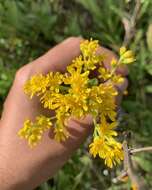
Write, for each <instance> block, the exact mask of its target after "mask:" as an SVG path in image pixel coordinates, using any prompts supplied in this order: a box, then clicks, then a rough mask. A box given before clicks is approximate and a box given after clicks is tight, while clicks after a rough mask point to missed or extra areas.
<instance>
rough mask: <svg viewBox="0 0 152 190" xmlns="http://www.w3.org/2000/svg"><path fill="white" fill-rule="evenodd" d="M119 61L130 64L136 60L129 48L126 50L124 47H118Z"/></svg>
mask: <svg viewBox="0 0 152 190" xmlns="http://www.w3.org/2000/svg"><path fill="white" fill-rule="evenodd" d="M119 53H120V61H119V62H120V63H122V64H130V63H133V62H134V61H136V59H135V57H134V54H133V52H132V51H131V50H127V49H126V47H121V48H120V52H119Z"/></svg>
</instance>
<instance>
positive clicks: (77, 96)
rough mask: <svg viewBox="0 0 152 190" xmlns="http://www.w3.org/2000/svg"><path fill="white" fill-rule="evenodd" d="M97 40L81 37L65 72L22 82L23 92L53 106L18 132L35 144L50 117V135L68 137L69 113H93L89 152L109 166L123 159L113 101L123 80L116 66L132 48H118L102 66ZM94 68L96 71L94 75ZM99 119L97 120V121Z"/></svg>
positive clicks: (130, 57) (129, 55) (131, 58)
mask: <svg viewBox="0 0 152 190" xmlns="http://www.w3.org/2000/svg"><path fill="white" fill-rule="evenodd" d="M98 48H99V43H98V41H97V40H92V39H91V40H90V41H89V40H84V41H82V43H81V44H80V50H81V55H80V56H78V57H76V58H75V59H74V60H73V61H72V63H71V64H70V65H69V66H67V72H66V73H65V74H62V73H60V72H56V73H54V72H49V73H48V74H46V75H42V74H37V75H35V76H33V77H31V79H30V80H28V81H27V82H26V83H25V85H24V91H25V93H26V94H27V95H28V96H29V97H30V98H32V97H33V96H39V99H40V103H41V105H42V107H43V108H47V109H49V110H54V113H55V116H54V117H52V118H51V117H45V116H39V117H36V119H35V122H32V121H30V120H29V119H28V120H26V121H25V122H24V127H23V128H22V129H20V131H19V133H18V134H19V136H20V137H22V138H25V139H27V141H28V144H29V145H30V146H35V145H36V144H37V143H38V142H39V140H40V139H41V138H42V135H43V133H44V132H45V131H46V130H48V129H49V128H50V127H51V126H52V122H51V121H52V119H53V120H54V126H53V127H52V129H53V131H54V139H55V140H57V141H58V142H61V141H65V140H66V139H67V138H68V137H69V135H70V134H69V132H68V129H67V124H66V121H67V120H68V119H69V118H70V117H75V118H82V117H85V116H86V115H88V114H90V115H92V116H93V120H94V124H95V129H94V135H93V137H94V138H93V142H92V143H91V144H90V146H89V147H90V153H91V154H92V155H93V156H94V157H96V156H97V155H98V156H99V157H100V158H102V159H104V160H105V164H106V165H107V166H108V167H110V168H112V167H113V166H114V165H115V164H116V163H119V162H120V161H121V160H122V159H123V152H122V145H121V143H119V142H117V140H116V139H115V138H116V136H117V132H116V131H115V128H116V126H117V121H116V115H117V113H116V103H115V99H116V96H117V95H118V92H117V90H116V88H115V85H116V84H119V83H121V82H123V80H124V79H123V77H122V76H120V75H116V73H115V71H116V69H117V67H118V66H120V65H122V64H128V63H131V62H133V61H134V60H135V58H134V55H133V53H132V51H130V50H127V49H126V48H125V47H122V48H121V49H120V52H119V53H120V58H119V59H118V60H116V59H112V61H111V70H110V69H106V68H104V66H103V64H102V62H103V60H104V58H105V57H104V56H103V55H102V54H97V50H98ZM95 72H97V73H98V75H96V76H94V75H95ZM99 120H100V121H101V122H97V121H99Z"/></svg>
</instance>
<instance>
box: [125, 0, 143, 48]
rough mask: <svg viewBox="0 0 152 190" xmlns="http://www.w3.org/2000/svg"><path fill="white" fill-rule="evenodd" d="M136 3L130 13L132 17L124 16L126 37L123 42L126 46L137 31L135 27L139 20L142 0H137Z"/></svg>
mask: <svg viewBox="0 0 152 190" xmlns="http://www.w3.org/2000/svg"><path fill="white" fill-rule="evenodd" d="M135 3H136V4H135V7H134V10H133V13H132V15H130V19H128V18H126V17H124V18H122V23H123V24H124V28H125V37H124V42H123V44H124V45H125V46H127V45H128V44H129V43H130V41H131V39H132V38H133V37H134V35H135V31H136V29H135V27H136V23H137V20H138V15H139V11H140V8H141V1H140V0H136V1H135Z"/></svg>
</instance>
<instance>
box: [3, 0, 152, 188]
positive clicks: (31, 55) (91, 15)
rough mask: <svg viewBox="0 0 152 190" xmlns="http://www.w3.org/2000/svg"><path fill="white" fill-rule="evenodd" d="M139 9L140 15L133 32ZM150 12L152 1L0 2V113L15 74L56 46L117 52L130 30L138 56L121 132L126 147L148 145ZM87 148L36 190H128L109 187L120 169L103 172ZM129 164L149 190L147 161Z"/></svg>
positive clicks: (146, 157) (151, 115)
mask: <svg viewBox="0 0 152 190" xmlns="http://www.w3.org/2000/svg"><path fill="white" fill-rule="evenodd" d="M138 4H140V9H139V11H138V13H137V15H136V19H135V23H134V25H133V26H132V25H131V24H132V19H134V17H133V16H135V15H134V14H135V10H136V8H137V6H138ZM151 10H152V1H151V0H118V1H113V0H102V1H101V0H71V1H67V0H5V1H4V0H0V107H2V104H3V102H4V99H5V97H6V95H7V93H8V90H9V88H10V86H11V84H12V81H13V77H14V74H15V72H16V70H17V69H18V68H19V67H21V66H22V65H24V64H26V63H28V62H30V61H32V60H33V59H35V58H36V57H38V56H40V55H42V54H43V53H44V52H45V51H47V50H48V49H49V48H51V47H52V46H53V45H55V44H56V43H58V42H60V41H62V40H63V39H65V38H66V37H68V36H75V35H76V36H83V37H85V38H90V37H93V38H95V39H99V40H100V41H101V42H102V45H104V46H106V47H108V48H110V49H112V50H114V51H115V52H117V50H118V49H119V47H120V46H121V45H122V44H123V41H124V39H125V36H126V32H127V31H126V30H127V29H130V28H131V27H132V28H131V31H132V32H131V33H130V34H131V35H132V36H131V39H130V41H128V43H129V46H130V48H131V49H132V50H133V51H135V53H136V55H137V62H136V64H134V65H133V66H131V67H130V74H129V83H130V85H129V88H128V91H129V95H128V96H126V97H124V101H123V104H122V107H123V110H124V111H123V114H122V116H121V118H120V119H121V127H120V128H121V131H126V130H127V131H128V130H129V131H130V132H131V140H130V146H132V147H137V146H138V147H143V146H150V145H152V144H151V136H152V127H151V125H152V11H151ZM124 20H127V21H130V22H128V23H129V24H128V25H125V23H124ZM126 26H127V28H126ZM0 109H2V108H0ZM87 144H88V142H86V143H85V144H84V145H83V147H82V148H81V149H79V150H78V151H77V152H76V153H75V155H74V156H73V157H72V158H71V159H70V160H69V161H68V163H67V164H66V165H65V166H64V167H63V169H62V170H60V171H59V172H58V174H57V175H56V176H55V177H54V178H53V179H51V180H49V181H48V182H46V183H44V184H42V185H41V186H40V187H38V188H37V189H39V190H60V189H62V190H78V189H79V190H82V189H83V190H98V189H101V188H102V189H108V190H119V189H120V190H127V189H130V183H128V184H125V183H118V184H115V183H114V182H115V181H114V180H113V179H114V178H115V177H116V176H117V175H118V174H119V173H120V168H116V169H114V170H111V171H110V170H107V169H106V168H104V166H103V164H102V162H101V161H100V160H98V159H96V160H93V159H91V158H90V157H89V156H88V154H87ZM84 147H85V148H84ZM134 162H135V163H136V164H137V165H138V167H139V168H140V169H139V175H142V176H143V178H144V179H145V181H146V183H147V184H148V185H149V189H151V188H152V167H151V163H152V155H151V154H150V153H146V154H137V155H136V156H134Z"/></svg>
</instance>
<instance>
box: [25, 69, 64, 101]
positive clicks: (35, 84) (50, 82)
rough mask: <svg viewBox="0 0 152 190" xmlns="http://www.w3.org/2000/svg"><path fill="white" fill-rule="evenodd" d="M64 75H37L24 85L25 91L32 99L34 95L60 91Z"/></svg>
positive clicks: (51, 73)
mask: <svg viewBox="0 0 152 190" xmlns="http://www.w3.org/2000/svg"><path fill="white" fill-rule="evenodd" d="M62 78H63V76H62V74H60V73H58V72H57V73H53V72H50V73H49V74H47V75H46V76H44V75H42V74H37V75H34V76H32V77H31V79H30V80H28V81H27V82H26V83H25V85H24V91H25V93H26V94H27V95H29V96H30V98H32V97H33V96H34V95H41V94H44V93H45V92H46V91H47V89H49V90H51V91H53V90H56V91H58V88H59V85H60V84H61V83H62Z"/></svg>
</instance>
